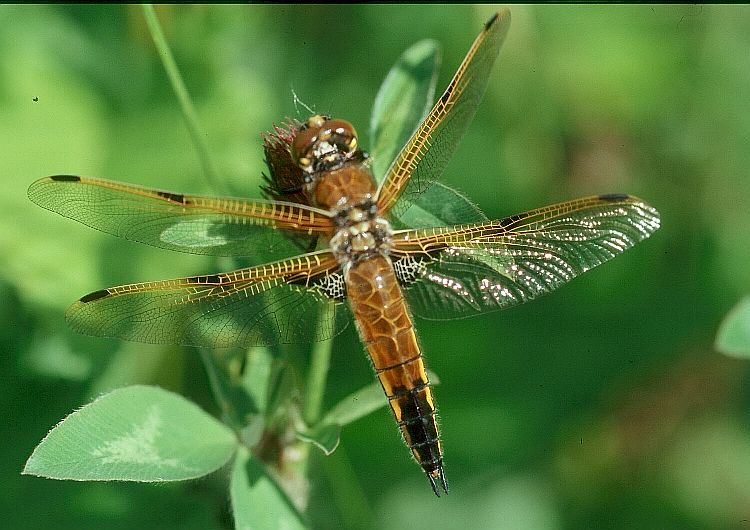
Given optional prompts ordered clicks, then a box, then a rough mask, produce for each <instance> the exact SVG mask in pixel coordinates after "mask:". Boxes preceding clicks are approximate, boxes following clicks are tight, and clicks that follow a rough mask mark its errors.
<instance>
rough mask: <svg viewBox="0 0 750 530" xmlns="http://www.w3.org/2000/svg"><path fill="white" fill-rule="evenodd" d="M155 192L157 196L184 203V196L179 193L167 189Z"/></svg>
mask: <svg viewBox="0 0 750 530" xmlns="http://www.w3.org/2000/svg"><path fill="white" fill-rule="evenodd" d="M156 193H157V195H159V197H163V198H164V199H167V200H168V201H172V202H176V203H179V204H185V196H184V195H183V194H181V193H170V192H168V191H157V192H156Z"/></svg>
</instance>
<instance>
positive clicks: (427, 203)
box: [394, 182, 488, 228]
mask: <svg viewBox="0 0 750 530" xmlns="http://www.w3.org/2000/svg"><path fill="white" fill-rule="evenodd" d="M402 200H405V199H402ZM487 220H488V219H487V216H486V215H484V213H482V210H480V209H479V207H478V206H477V205H475V204H474V203H473V202H471V200H469V199H468V198H467V197H466V196H465V195H463V194H462V193H460V192H458V191H456V190H454V189H452V188H449V187H448V186H446V185H445V184H441V183H439V182H434V183H433V184H432V185H431V186H430V187H429V188H427V190H426V191H425V192H424V193H422V194H421V195H420V196H419V198H418V199H417V201H416V202H415V203H414V204H413V205H412V206H411V207H409V208H407V209H406V211H405V212H404V215H403V216H402V217H401V218H400V219H395V218H394V225H396V226H397V227H399V228H407V227H408V228H432V227H435V226H451V225H459V224H472V223H481V222H484V221H487Z"/></svg>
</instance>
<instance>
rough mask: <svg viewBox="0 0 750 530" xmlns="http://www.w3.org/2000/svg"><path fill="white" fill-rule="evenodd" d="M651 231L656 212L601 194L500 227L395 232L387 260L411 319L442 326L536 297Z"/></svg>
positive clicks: (522, 216) (505, 222)
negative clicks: (440, 322)
mask: <svg viewBox="0 0 750 530" xmlns="http://www.w3.org/2000/svg"><path fill="white" fill-rule="evenodd" d="M658 228H659V214H658V212H657V211H656V210H655V209H654V208H652V207H651V206H649V205H648V204H646V203H644V202H643V201H641V200H640V199H638V198H636V197H630V196H627V195H602V196H598V197H587V198H583V199H577V200H573V201H569V202H564V203H560V204H556V205H553V206H547V207H545V208H540V209H537V210H532V211H529V212H526V213H522V214H520V215H515V216H512V217H508V218H506V219H503V220H500V221H491V222H487V223H479V224H474V225H464V226H454V227H446V228H435V229H426V230H404V231H400V232H397V233H396V234H395V236H394V239H395V248H394V250H393V251H392V257H393V260H394V266H395V268H396V272H397V275H398V277H399V279H400V280H401V282H402V283H403V284H404V286H405V293H406V297H407V299H408V300H409V305H410V307H411V308H412V310H413V311H414V313H415V314H416V315H418V316H421V317H423V318H429V319H435V320H443V319H446V320H447V319H452V318H464V317H468V316H472V315H474V314H478V313H482V312H485V311H493V310H497V309H504V308H506V307H509V306H512V305H515V304H520V303H523V302H526V301H528V300H531V299H533V298H536V297H537V296H539V295H542V294H544V293H547V292H549V291H552V290H554V289H556V288H557V287H559V286H560V285H562V284H564V283H566V282H568V281H570V280H571V279H573V278H575V277H576V276H578V275H579V274H582V273H584V272H586V271H588V270H589V269H591V268H593V267H596V266H597V265H599V264H601V263H604V262H605V261H608V260H610V259H612V258H613V257H615V256H616V255H617V254H620V253H621V252H623V251H625V250H626V249H628V248H630V247H632V246H633V245H635V244H636V243H637V242H639V241H641V240H643V239H646V238H647V237H649V236H650V235H651V234H652V233H654V232H655V231H656V230H657V229H658Z"/></svg>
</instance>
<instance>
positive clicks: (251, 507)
mask: <svg viewBox="0 0 750 530" xmlns="http://www.w3.org/2000/svg"><path fill="white" fill-rule="evenodd" d="M230 494H231V497H232V513H233V514H234V527H235V528H236V529H237V530H277V529H279V528H283V529H285V530H297V529H304V528H305V525H304V524H303V523H302V520H301V518H300V515H299V513H298V512H297V510H296V509H295V508H294V506H292V503H291V502H290V501H289V499H288V497H287V496H286V495H285V494H284V492H282V491H281V490H280V489H279V487H278V485H277V484H276V482H275V481H274V480H272V479H271V477H270V476H268V474H267V473H266V470H265V468H264V467H263V465H262V464H261V463H260V462H258V461H256V460H255V459H253V458H250V455H249V453H248V452H247V450H246V449H244V448H241V449H240V450H239V451H238V453H237V458H236V459H235V461H234V466H233V468H232V478H231V483H230Z"/></svg>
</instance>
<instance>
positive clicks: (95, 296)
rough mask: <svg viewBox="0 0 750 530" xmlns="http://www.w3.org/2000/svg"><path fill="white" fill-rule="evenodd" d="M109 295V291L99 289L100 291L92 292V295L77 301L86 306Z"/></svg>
mask: <svg viewBox="0 0 750 530" xmlns="http://www.w3.org/2000/svg"><path fill="white" fill-rule="evenodd" d="M108 295H109V291H108V290H107V289H101V290H100V291H94V292H93V293H89V294H87V295H86V296H84V297H83V298H81V299H80V300H79V301H80V302H81V303H83V304H88V303H89V302H93V301H95V300H99V299H100V298H104V297H105V296H108Z"/></svg>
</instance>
